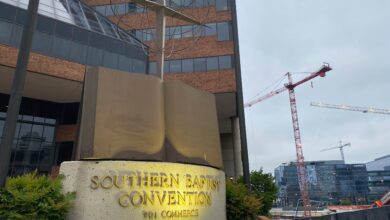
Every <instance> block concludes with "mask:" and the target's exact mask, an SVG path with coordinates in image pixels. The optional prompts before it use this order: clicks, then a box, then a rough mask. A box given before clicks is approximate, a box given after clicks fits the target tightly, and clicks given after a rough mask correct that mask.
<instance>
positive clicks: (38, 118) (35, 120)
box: [34, 117, 45, 123]
mask: <svg viewBox="0 0 390 220" xmlns="http://www.w3.org/2000/svg"><path fill="white" fill-rule="evenodd" d="M34 122H39V123H44V122H45V118H42V117H34Z"/></svg>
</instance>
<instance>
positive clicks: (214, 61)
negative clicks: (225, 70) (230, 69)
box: [207, 57, 218, 71]
mask: <svg viewBox="0 0 390 220" xmlns="http://www.w3.org/2000/svg"><path fill="white" fill-rule="evenodd" d="M217 69H218V57H209V58H207V71H210V70H217Z"/></svg>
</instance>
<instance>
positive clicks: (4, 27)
mask: <svg viewBox="0 0 390 220" xmlns="http://www.w3.org/2000/svg"><path fill="white" fill-rule="evenodd" d="M0 30H1V31H0V42H1V43H3V44H8V43H9V40H10V37H11V32H12V24H10V23H8V22H3V21H0Z"/></svg>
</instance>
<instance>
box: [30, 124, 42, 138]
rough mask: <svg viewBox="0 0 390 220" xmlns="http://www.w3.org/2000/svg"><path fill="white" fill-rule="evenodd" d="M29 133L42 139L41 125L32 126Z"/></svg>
mask: <svg viewBox="0 0 390 220" xmlns="http://www.w3.org/2000/svg"><path fill="white" fill-rule="evenodd" d="M31 132H32V133H33V134H34V136H37V137H42V134H43V125H33V126H32V131H31Z"/></svg>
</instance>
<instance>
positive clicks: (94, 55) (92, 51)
mask: <svg viewBox="0 0 390 220" xmlns="http://www.w3.org/2000/svg"><path fill="white" fill-rule="evenodd" d="M87 53H88V55H87V64H88V65H91V66H101V62H102V56H103V52H102V51H101V50H100V49H97V48H94V47H88V52H87Z"/></svg>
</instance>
